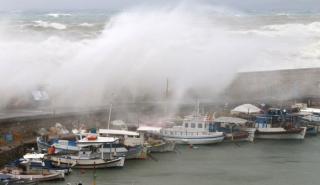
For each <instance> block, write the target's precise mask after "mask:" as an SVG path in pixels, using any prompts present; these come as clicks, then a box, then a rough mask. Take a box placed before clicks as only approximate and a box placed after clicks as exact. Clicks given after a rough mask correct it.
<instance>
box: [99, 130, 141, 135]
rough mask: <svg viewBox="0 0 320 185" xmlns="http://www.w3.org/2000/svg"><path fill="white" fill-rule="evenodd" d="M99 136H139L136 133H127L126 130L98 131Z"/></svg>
mask: <svg viewBox="0 0 320 185" xmlns="http://www.w3.org/2000/svg"><path fill="white" fill-rule="evenodd" d="M99 134H110V135H124V136H139V133H138V132H133V131H127V130H112V129H99Z"/></svg>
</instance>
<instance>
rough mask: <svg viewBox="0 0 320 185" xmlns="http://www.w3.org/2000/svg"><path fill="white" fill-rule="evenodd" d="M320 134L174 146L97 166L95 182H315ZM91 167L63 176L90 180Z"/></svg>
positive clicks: (73, 181)
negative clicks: (115, 164)
mask: <svg viewBox="0 0 320 185" xmlns="http://www.w3.org/2000/svg"><path fill="white" fill-rule="evenodd" d="M319 153H320V138H319V137H308V138H306V139H305V140H304V141H297V140H294V141H277V140H273V141H272V140H270V141H267V140H264V141H263V140H258V141H256V142H255V143H246V142H243V143H238V144H235V143H221V144H217V145H207V146H198V147H194V148H189V147H188V146H178V148H177V151H176V152H174V153H162V154H153V155H152V159H151V158H149V159H146V160H128V161H126V165H125V167H123V168H119V169H99V170H96V184H97V185H127V184H128V185H132V184H135V185H163V184H167V185H204V184H206V185H209V184H219V185H230V184H237V185H256V184H259V185H283V184H290V185H301V184H304V185H314V184H317V182H318V180H319V171H320V165H319V164H320V158H319ZM93 176H94V171H93V170H73V172H72V174H71V175H69V176H67V177H66V180H65V181H59V182H47V183H43V184H45V185H51V184H53V185H60V184H61V185H62V184H67V183H69V182H70V183H71V184H78V183H79V181H81V182H82V184H83V185H87V184H88V185H89V184H90V185H91V184H93Z"/></svg>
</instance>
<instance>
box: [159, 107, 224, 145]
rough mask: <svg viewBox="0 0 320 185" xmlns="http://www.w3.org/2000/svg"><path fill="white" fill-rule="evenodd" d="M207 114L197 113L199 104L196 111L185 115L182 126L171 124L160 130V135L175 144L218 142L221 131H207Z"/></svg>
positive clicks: (222, 136)
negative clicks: (169, 126) (171, 125)
mask: <svg viewBox="0 0 320 185" xmlns="http://www.w3.org/2000/svg"><path fill="white" fill-rule="evenodd" d="M209 123H211V121H210V120H209V119H208V116H202V115H200V114H199V106H198V108H197V111H196V113H194V114H192V115H190V116H186V117H185V118H184V120H183V124H182V126H173V127H172V128H164V129H162V130H161V136H162V137H163V138H164V139H165V140H168V141H174V142H176V143H177V144H192V145H193V144H213V143H220V142H222V141H223V139H224V135H223V132H216V131H215V132H209Z"/></svg>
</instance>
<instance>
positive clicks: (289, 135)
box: [255, 127, 307, 139]
mask: <svg viewBox="0 0 320 185" xmlns="http://www.w3.org/2000/svg"><path fill="white" fill-rule="evenodd" d="M306 130H307V128H306V127H301V128H282V127H278V128H257V130H256V133H255V137H256V138H258V139H304V137H305V135H306Z"/></svg>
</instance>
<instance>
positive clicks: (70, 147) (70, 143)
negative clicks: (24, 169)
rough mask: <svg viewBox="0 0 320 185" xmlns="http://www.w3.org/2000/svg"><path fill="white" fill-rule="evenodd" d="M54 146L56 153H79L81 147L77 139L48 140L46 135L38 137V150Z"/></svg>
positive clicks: (45, 149)
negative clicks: (78, 145)
mask: <svg viewBox="0 0 320 185" xmlns="http://www.w3.org/2000/svg"><path fill="white" fill-rule="evenodd" d="M51 146H54V148H55V153H77V152H78V151H79V147H77V144H76V139H73V140H66V139H50V140H46V139H45V138H44V137H37V147H38V152H42V151H45V152H47V151H48V149H49V148H50V147H51Z"/></svg>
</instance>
